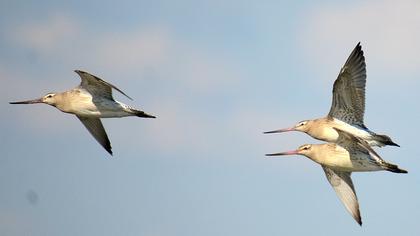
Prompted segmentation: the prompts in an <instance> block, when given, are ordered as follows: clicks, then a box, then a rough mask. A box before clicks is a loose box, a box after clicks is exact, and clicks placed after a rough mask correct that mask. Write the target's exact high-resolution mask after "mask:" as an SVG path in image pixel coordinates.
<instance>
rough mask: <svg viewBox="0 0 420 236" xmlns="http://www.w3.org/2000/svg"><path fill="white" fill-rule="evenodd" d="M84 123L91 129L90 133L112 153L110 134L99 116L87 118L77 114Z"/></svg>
mask: <svg viewBox="0 0 420 236" xmlns="http://www.w3.org/2000/svg"><path fill="white" fill-rule="evenodd" d="M77 118H79V120H80V121H81V122H82V124H83V125H84V126H85V127H86V129H87V130H89V133H90V134H92V135H93V137H94V138H95V139H96V141H98V143H99V144H101V145H102V147H104V148H105V150H106V151H107V152H108V153H109V154H111V155H112V150H111V149H112V148H111V142H109V139H108V135H106V132H105V129H104V126H103V125H102V122H101V120H100V119H99V118H86V117H81V116H77Z"/></svg>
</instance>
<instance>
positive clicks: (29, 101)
mask: <svg viewBox="0 0 420 236" xmlns="http://www.w3.org/2000/svg"><path fill="white" fill-rule="evenodd" d="M9 103H10V104H34V103H43V102H42V98H38V99H34V100H27V101H21V102H9Z"/></svg>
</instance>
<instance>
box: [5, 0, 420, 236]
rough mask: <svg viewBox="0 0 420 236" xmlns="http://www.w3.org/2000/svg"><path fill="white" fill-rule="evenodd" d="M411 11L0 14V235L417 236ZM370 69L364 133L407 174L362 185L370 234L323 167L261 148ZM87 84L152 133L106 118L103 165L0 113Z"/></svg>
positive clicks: (48, 119) (297, 137)
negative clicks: (352, 76) (85, 79)
mask: <svg viewBox="0 0 420 236" xmlns="http://www.w3.org/2000/svg"><path fill="white" fill-rule="evenodd" d="M418 12H420V3H419V2H418V1H416V0H403V1H398V2H395V1H390V0H389V1H353V2H352V3H349V2H347V1H341V2H338V1H299V3H297V1H229V2H226V1H121V2H118V3H114V2H104V1H89V2H85V1H73V2H71V3H70V2H68V1H33V2H30V1H29V2H28V1H26V2H24V1H2V2H1V3H0V29H1V30H0V81H1V82H2V86H1V87H0V100H1V103H0V109H1V110H2V121H3V122H1V124H0V128H1V132H0V138H1V149H2V152H3V154H2V155H1V156H2V157H1V158H0V187H1V190H2V191H1V194H0V234H1V235H11V236H14V235H40V236H41V235H42V236H45V235H106V236H107V235H145V236H172V235H179V236H189V235H191V236H198V235H199V236H206V235H208V236H210V235H211V236H214V235H337V234H340V235H354V234H359V235H379V234H384V235H391V234H394V235H395V234H398V235H416V234H420V227H419V226H418V219H419V218H420V211H419V210H420V203H419V199H420V188H419V180H420V174H419V173H418V170H419V168H420V159H419V158H420V155H419V154H420V151H419V150H418V148H417V147H418V143H417V140H418V139H417V132H418V130H417V125H416V123H417V122H418V121H419V120H420V113H419V112H418V107H419V106H418V101H419V99H420V94H419V93H418V88H419V86H420V82H419V81H420V80H419V79H418V78H419V77H420V67H419V65H420V57H419V56H418V55H419V54H420V46H419V44H418V42H420V30H419V27H418V26H419V25H420V15H419V14H418ZM359 41H360V42H361V43H362V47H363V49H364V51H365V56H366V62H367V73H368V82H367V96H366V97H367V101H366V103H367V105H366V115H365V121H366V125H367V126H368V127H369V128H370V129H372V130H374V131H376V132H378V133H384V134H388V135H390V136H392V138H393V140H395V141H396V142H397V143H398V144H400V145H401V148H395V147H386V148H382V149H378V152H379V154H380V155H381V156H382V157H383V158H384V159H385V160H388V161H389V162H392V163H395V164H398V165H399V166H400V167H402V168H404V169H407V170H408V171H409V174H408V175H398V174H394V173H389V172H375V173H355V174H354V175H353V181H354V183H355V185H356V191H357V194H358V197H359V201H360V205H361V214H362V219H363V223H364V225H363V227H362V228H360V227H359V226H358V225H357V224H356V223H355V222H354V220H353V219H352V217H351V216H350V215H349V214H348V213H347V212H346V211H345V209H344V207H343V206H342V204H341V203H340V201H339V200H338V198H337V197H336V195H335V193H334V191H333V190H332V188H331V186H330V185H329V183H328V182H327V181H326V179H325V176H324V174H323V172H322V170H321V168H320V167H319V166H318V165H317V164H315V163H313V162H311V161H310V160H308V159H307V158H304V157H298V156H296V157H291V158H277V159H269V158H266V157H265V156H264V154H265V153H270V152H277V151H286V150H291V149H294V148H296V147H297V146H299V145H301V144H304V143H318V142H319V141H316V140H313V139H311V138H310V137H308V136H307V135H304V134H300V133H289V134H281V135H280V134H279V135H263V134H262V132H263V131H267V130H271V129H275V128H282V127H287V126H290V125H292V124H294V123H296V122H297V121H300V120H303V119H309V118H316V117H321V116H323V115H325V114H326V113H327V112H328V110H329V106H330V103H331V89H332V84H333V81H334V80H335V78H336V76H337V73H338V71H339V69H340V67H341V66H342V65H343V63H344V62H345V60H346V59H347V57H348V55H349V54H350V52H351V50H352V49H353V48H354V46H355V45H356V44H357V42H359ZM75 69H82V70H86V71H89V72H91V73H93V74H95V75H97V76H99V77H102V78H103V79H105V80H107V81H109V82H111V83H113V84H115V85H116V86H118V87H119V88H120V89H122V90H123V91H125V92H126V93H127V94H128V95H129V96H131V97H132V98H133V99H134V101H129V100H127V99H125V98H124V97H123V96H120V95H119V94H115V97H116V99H118V100H120V101H122V102H125V103H128V104H130V105H132V106H134V107H138V108H141V109H143V110H145V111H146V112H148V113H151V114H154V115H156V116H157V117H158V118H157V119H155V120H145V119H138V118H124V119H106V120H104V121H103V122H104V125H105V128H106V130H107V132H108V135H109V137H110V139H111V143H112V146H113V151H114V157H112V158H111V157H110V156H109V155H108V154H107V153H106V152H105V151H104V150H103V149H102V148H101V147H100V146H99V145H98V144H97V143H96V141H95V140H94V139H93V138H92V137H91V136H90V134H88V132H87V131H86V130H85V128H84V127H83V126H82V125H81V124H80V122H79V121H78V120H77V119H76V118H75V117H73V116H70V115H67V114H63V113H61V112H59V111H58V110H56V109H54V108H52V107H49V106H46V105H38V106H35V105H34V106H12V105H9V104H8V102H9V101H14V100H21V99H31V98H36V97H39V96H41V95H43V94H45V93H47V92H51V91H63V90H66V89H69V88H71V87H74V86H76V85H77V84H78V83H79V78H78V76H77V74H75V73H74V72H73V70H75Z"/></svg>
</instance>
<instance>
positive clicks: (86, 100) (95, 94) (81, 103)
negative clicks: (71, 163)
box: [10, 70, 156, 155]
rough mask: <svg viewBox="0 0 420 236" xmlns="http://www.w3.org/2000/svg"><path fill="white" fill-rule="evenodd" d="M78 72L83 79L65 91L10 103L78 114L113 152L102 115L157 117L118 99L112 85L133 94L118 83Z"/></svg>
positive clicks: (100, 141)
mask: <svg viewBox="0 0 420 236" xmlns="http://www.w3.org/2000/svg"><path fill="white" fill-rule="evenodd" d="M74 72H76V73H77V74H78V75H79V76H80V78H81V80H82V82H81V83H80V85H79V86H77V87H75V88H73V89H71V90H68V91H65V92H61V93H47V94H46V95H45V96H43V97H41V98H38V99H34V100H27V101H21V102H10V104H35V103H45V104H48V105H51V106H53V107H56V108H57V109H59V110H60V111H62V112H65V113H70V114H74V115H76V116H77V118H79V120H80V121H81V122H82V124H83V125H84V126H85V127H86V129H87V130H88V131H89V132H90V133H91V134H92V135H93V137H94V138H95V139H96V141H98V142H99V144H101V145H102V147H103V148H105V150H106V151H107V152H108V153H109V154H111V155H112V148H111V143H110V141H109V139H108V135H107V134H106V132H105V129H104V126H103V125H102V122H101V120H100V118H112V117H125V116H138V117H143V118H156V117H155V116H152V115H149V114H147V113H145V112H143V111H140V110H137V109H135V108H132V107H130V106H128V105H126V104H123V103H121V102H118V101H115V100H114V98H113V97H112V89H115V90H117V91H118V92H120V93H121V94H123V95H124V96H126V97H128V98H129V99H131V98H130V97H129V96H127V94H125V93H124V92H123V91H121V90H120V89H118V88H117V87H115V86H114V85H112V84H110V83H108V82H106V81H104V80H102V79H100V78H98V77H96V76H94V75H92V74H89V73H87V72H84V71H81V70H75V71H74ZM131 100H132V99H131Z"/></svg>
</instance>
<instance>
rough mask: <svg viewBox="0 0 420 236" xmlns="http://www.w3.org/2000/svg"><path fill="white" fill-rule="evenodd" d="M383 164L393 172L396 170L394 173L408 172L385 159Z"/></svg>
mask: <svg viewBox="0 0 420 236" xmlns="http://www.w3.org/2000/svg"><path fill="white" fill-rule="evenodd" d="M381 165H382V167H384V169H385V170H387V171H391V172H394V173H403V174H406V173H408V172H407V171H406V170H403V169H400V168H399V167H398V166H397V165H394V164H391V163H388V162H385V161H384V162H382V163H381Z"/></svg>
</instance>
